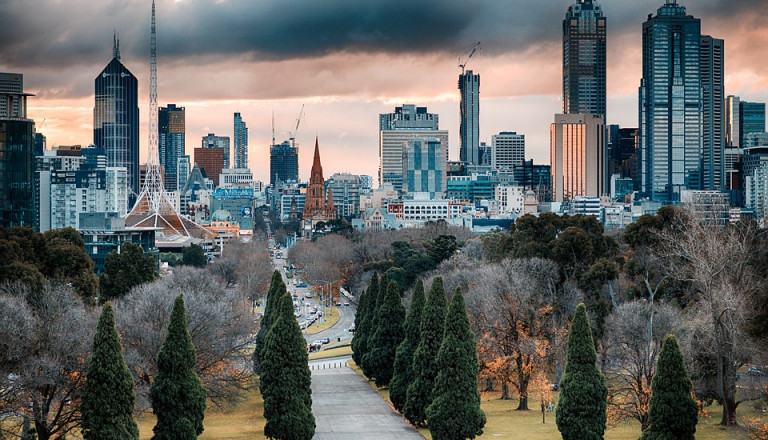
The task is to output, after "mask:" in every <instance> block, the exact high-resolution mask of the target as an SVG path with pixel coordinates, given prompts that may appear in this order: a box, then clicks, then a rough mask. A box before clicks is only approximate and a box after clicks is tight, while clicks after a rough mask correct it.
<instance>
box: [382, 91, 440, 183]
mask: <svg viewBox="0 0 768 440" xmlns="http://www.w3.org/2000/svg"><path fill="white" fill-rule="evenodd" d="M438 127H439V117H438V115H437V114H435V113H428V112H427V108H426V107H416V106H415V105H413V104H405V105H403V106H402V107H395V112H394V113H383V114H380V115H379V186H381V185H383V184H384V183H392V185H393V186H394V187H395V189H397V190H398V191H399V190H401V189H402V187H403V148H404V147H405V144H406V142H408V141H409V140H412V139H421V138H425V137H430V138H437V139H439V140H440V143H441V144H442V146H443V149H444V151H445V158H446V161H447V160H448V131H447V130H440V129H439V128H438Z"/></svg>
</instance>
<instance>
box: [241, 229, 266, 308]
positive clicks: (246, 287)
mask: <svg viewBox="0 0 768 440" xmlns="http://www.w3.org/2000/svg"><path fill="white" fill-rule="evenodd" d="M256 217H260V215H258V214H257V215H256ZM268 248H269V244H268V243H267V242H266V241H265V240H264V239H262V238H261V237H254V238H253V239H252V240H251V241H250V243H247V244H246V245H245V246H244V252H242V254H241V255H240V264H239V265H238V266H237V273H236V276H237V287H238V289H240V291H241V292H242V293H243V294H244V295H245V296H246V297H248V299H250V300H251V301H257V300H258V299H260V298H261V296H262V295H264V293H265V291H267V289H268V288H269V282H270V276H271V273H272V270H273V266H272V259H271V258H270V257H269V251H268Z"/></svg>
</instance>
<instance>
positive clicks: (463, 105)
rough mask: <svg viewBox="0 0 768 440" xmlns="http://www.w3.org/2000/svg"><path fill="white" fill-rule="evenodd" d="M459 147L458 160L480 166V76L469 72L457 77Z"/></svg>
mask: <svg viewBox="0 0 768 440" xmlns="http://www.w3.org/2000/svg"><path fill="white" fill-rule="evenodd" d="M459 92H460V93H461V101H460V103H459V110H460V117H461V124H460V126H459V137H460V138H461V147H460V149H459V160H461V161H462V162H469V163H471V164H473V165H480V75H475V74H474V73H473V72H472V71H471V70H467V71H466V72H462V74H461V75H459Z"/></svg>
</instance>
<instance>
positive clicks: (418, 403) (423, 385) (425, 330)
mask: <svg viewBox="0 0 768 440" xmlns="http://www.w3.org/2000/svg"><path fill="white" fill-rule="evenodd" d="M445 309H446V301H445V287H444V286H443V278H442V277H436V278H435V279H434V281H432V285H431V286H430V288H429V295H428V296H427V302H426V304H425V305H424V311H423V312H422V316H421V323H420V324H419V345H417V346H416V351H415V352H414V354H413V365H412V369H413V382H411V384H410V385H409V386H408V391H407V392H406V398H405V406H404V407H403V415H404V416H405V418H406V419H408V421H409V422H411V423H413V424H414V425H417V426H424V423H425V422H426V421H427V414H426V410H427V407H428V406H429V405H430V404H431V403H432V400H433V393H432V390H433V388H434V385H435V379H436V378H437V373H438V368H437V363H436V362H435V359H436V358H437V355H438V352H439V351H440V344H442V342H443V333H444V330H445Z"/></svg>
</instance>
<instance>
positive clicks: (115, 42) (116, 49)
mask: <svg viewBox="0 0 768 440" xmlns="http://www.w3.org/2000/svg"><path fill="white" fill-rule="evenodd" d="M112 58H117V59H118V60H119V59H120V37H118V36H117V30H115V31H113V34H112Z"/></svg>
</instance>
